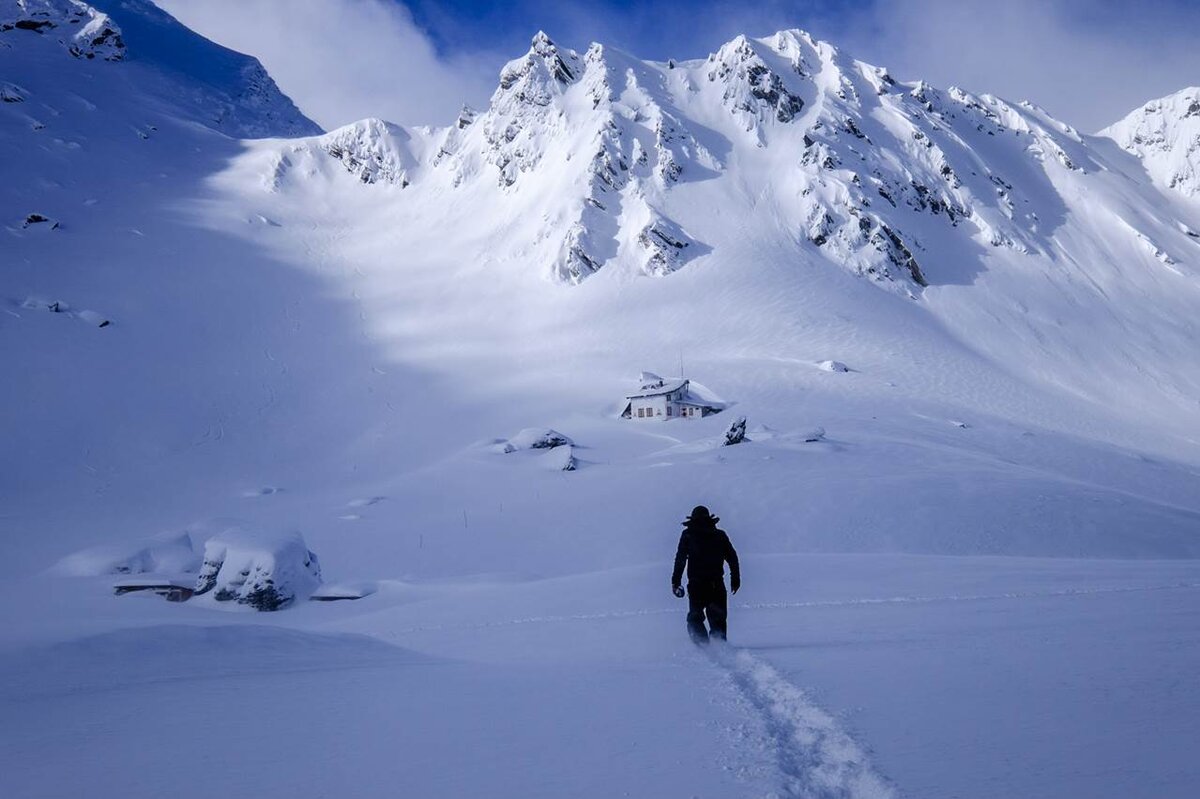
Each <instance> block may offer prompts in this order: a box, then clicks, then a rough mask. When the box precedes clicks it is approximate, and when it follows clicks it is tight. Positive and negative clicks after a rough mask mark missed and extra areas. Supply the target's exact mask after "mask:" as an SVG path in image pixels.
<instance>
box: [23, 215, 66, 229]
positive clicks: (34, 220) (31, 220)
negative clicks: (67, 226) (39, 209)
mask: <svg viewBox="0 0 1200 799" xmlns="http://www.w3.org/2000/svg"><path fill="white" fill-rule="evenodd" d="M34 225H46V226H47V227H48V228H49V229H50V230H58V227H59V225H58V221H57V220H54V219H51V218H50V217H48V216H46V215H44V214H29V215H28V216H26V217H25V221H24V222H22V223H21V228H22V229H28V228H31V227H33V226H34Z"/></svg>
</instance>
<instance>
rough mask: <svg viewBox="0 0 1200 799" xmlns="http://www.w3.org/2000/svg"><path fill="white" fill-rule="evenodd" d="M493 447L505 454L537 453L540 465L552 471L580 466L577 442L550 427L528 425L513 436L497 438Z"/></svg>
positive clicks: (564, 470)
mask: <svg viewBox="0 0 1200 799" xmlns="http://www.w3.org/2000/svg"><path fill="white" fill-rule="evenodd" d="M491 448H492V450H493V451H495V452H500V453H503V454H505V455H509V454H512V453H514V452H525V453H528V454H535V455H537V456H538V463H539V465H541V466H542V468H545V469H549V470H551V471H558V472H573V471H575V470H576V469H577V468H578V467H579V461H578V460H576V458H575V442H574V441H572V440H571V439H570V438H569V437H567V436H565V435H563V434H562V433H560V432H558V431H557V430H551V429H550V428H548V427H527V428H525V429H524V430H522V431H521V432H519V433H517V434H516V435H515V436H513V437H512V438H498V439H496V440H495V441H493V442H492V444H491Z"/></svg>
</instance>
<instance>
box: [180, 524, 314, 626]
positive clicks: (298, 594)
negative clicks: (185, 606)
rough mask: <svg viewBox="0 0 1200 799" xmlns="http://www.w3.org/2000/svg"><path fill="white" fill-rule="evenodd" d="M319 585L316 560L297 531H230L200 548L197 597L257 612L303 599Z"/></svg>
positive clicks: (277, 608) (281, 606)
mask: <svg viewBox="0 0 1200 799" xmlns="http://www.w3.org/2000/svg"><path fill="white" fill-rule="evenodd" d="M320 584H321V567H320V565H319V563H318V562H317V556H316V555H315V554H313V553H312V552H310V551H309V549H308V546H307V545H306V544H305V543H304V538H303V537H302V536H301V535H300V534H299V533H284V534H282V535H269V534H262V533H255V532H249V531H246V530H241V529H236V528H234V529H229V530H226V531H225V532H222V533H219V534H218V535H216V536H214V537H212V538H210V539H209V540H208V541H207V542H206V543H205V545H204V565H203V567H202V568H201V570H200V575H199V577H197V579H196V594H198V595H199V594H207V593H209V592H212V594H213V599H215V600H217V601H218V602H228V601H235V602H237V603H238V604H240V605H248V606H249V607H252V608H254V609H255V610H264V611H269V610H280V609H282V608H285V607H287V606H289V605H291V604H292V603H293V602H294V601H296V600H297V599H307V598H308V597H309V596H311V595H312V593H313V591H315V590H316V588H317V586H319V585H320Z"/></svg>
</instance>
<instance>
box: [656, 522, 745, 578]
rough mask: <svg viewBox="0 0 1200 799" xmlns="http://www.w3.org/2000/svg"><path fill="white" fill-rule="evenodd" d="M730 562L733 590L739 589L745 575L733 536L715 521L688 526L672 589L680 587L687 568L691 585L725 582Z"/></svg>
mask: <svg viewBox="0 0 1200 799" xmlns="http://www.w3.org/2000/svg"><path fill="white" fill-rule="evenodd" d="M726 561H728V562H729V584H730V587H733V588H736V587H738V586H740V585H741V582H742V574H741V570H740V569H739V568H738V556H737V552H736V551H735V550H734V548H733V544H731V543H730V542H729V536H728V535H726V534H725V531H724V530H722V529H720V528H718V527H717V526H716V524H714V523H713V522H711V521H703V522H696V521H692V522H688V524H687V526H686V527H684V528H683V534H682V535H681V536H679V549H678V550H677V551H676V552H675V570H674V571H673V572H672V573H671V585H679V584H680V582H681V581H682V580H683V567H684V564H687V576H688V582H689V583H700V582H724V580H725V562H726Z"/></svg>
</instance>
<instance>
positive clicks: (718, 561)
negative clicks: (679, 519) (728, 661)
mask: <svg viewBox="0 0 1200 799" xmlns="http://www.w3.org/2000/svg"><path fill="white" fill-rule="evenodd" d="M719 521H720V518H718V517H716V516H713V515H712V514H711V513H709V512H708V508H706V507H704V506H703V505H697V506H696V507H695V508H694V509H693V510H692V515H691V516H689V517H687V520H686V521H684V523H683V534H682V535H680V536H679V549H678V550H677V551H676V552H675V570H674V571H673V572H671V591H672V593H674V594H675V596H677V597H680V598H682V597H683V586H682V585H681V583H682V581H683V567H684V565H685V564H686V565H687V576H688V586H687V596H688V615H687V626H688V633H689V634H690V635H691V636H692V640H693V641H695V642H696V643H698V644H699V643H707V641H708V639H709V635H710V634H711V635H712V637H714V638H718V639H720V640H722V641H724V640H725V632H726V619H727V617H728V615H729V611H728V606H727V604H726V597H725V562H726V561H728V562H729V590H730V591H732V592H733V593H735V594H736V593H737V592H738V589H739V588H741V587H742V572H741V569H740V568H739V567H738V556H737V552H736V551H735V550H734V548H733V544H731V543H730V542H729V536H728V535H726V534H725V531H724V530H721V529H720V528H718V527H717V522H719ZM705 616H707V617H708V626H709V627H710V628H711V633H710V631H709V630H706V629H705V627H704V619H705Z"/></svg>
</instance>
